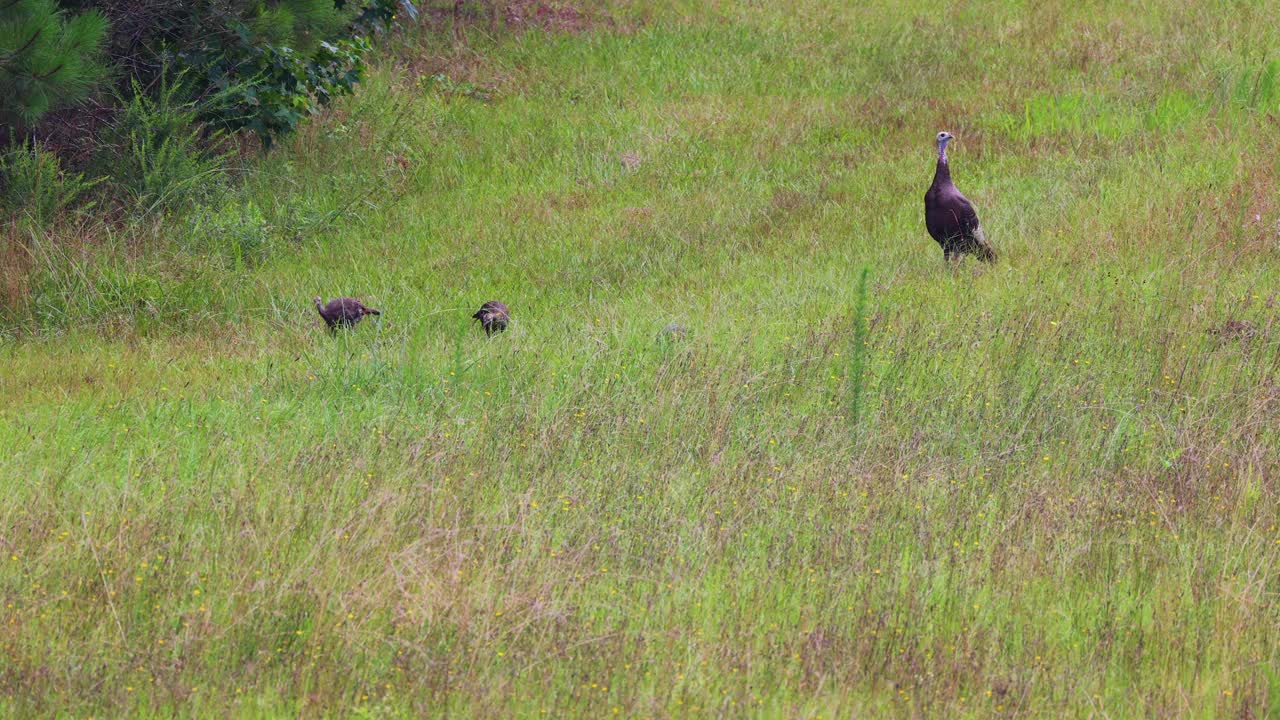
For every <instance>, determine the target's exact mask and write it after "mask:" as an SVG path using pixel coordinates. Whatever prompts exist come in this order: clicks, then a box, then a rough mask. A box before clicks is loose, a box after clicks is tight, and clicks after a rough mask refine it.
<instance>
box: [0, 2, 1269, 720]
mask: <svg viewBox="0 0 1280 720" xmlns="http://www.w3.org/2000/svg"><path fill="white" fill-rule="evenodd" d="M849 5H853V4H852V3H841V2H819V1H818V0H785V1H784V2H772V3H746V2H741V3H705V4H704V3H695V2H684V3H671V4H669V5H664V6H662V7H661V8H660V9H649V10H646V11H645V12H643V13H641V12H640V9H639V8H638V5H635V4H633V5H631V6H619V7H615V8H614V9H613V10H612V12H613V14H614V16H615V17H616V18H617V22H615V23H612V24H601V25H599V26H597V27H595V28H594V29H592V30H590V31H588V32H585V33H579V34H547V33H542V32H538V31H530V32H524V33H509V32H498V33H491V32H489V31H488V30H487V29H486V28H483V27H477V28H473V29H469V30H467V31H465V32H464V33H462V34H460V35H459V36H457V37H458V38H459V39H458V40H457V41H456V42H455V40H454V37H455V36H454V35H453V34H451V33H448V32H445V33H440V34H437V35H432V34H423V36H422V37H414V38H404V39H401V40H399V41H397V42H396V43H395V47H393V48H391V51H392V53H391V54H392V56H393V58H394V59H389V60H387V61H386V62H385V63H384V64H383V65H382V66H381V68H380V69H378V70H377V72H376V73H375V75H374V77H373V78H371V80H370V81H369V82H368V83H367V84H366V85H365V86H364V87H363V88H362V89H361V91H360V93H359V94H358V95H357V96H356V97H354V98H352V99H350V100H348V101H346V102H344V103H343V104H342V106H341V107H340V108H337V109H336V110H335V111H334V112H332V113H331V114H330V115H329V116H327V117H325V118H323V119H321V120H319V121H317V122H315V123H313V124H311V125H310V126H308V127H307V128H306V129H305V130H304V131H303V132H302V133H301V134H300V135H298V136H297V137H296V138H295V139H294V141H293V142H292V144H291V145H290V146H288V147H285V148H283V149H281V150H280V151H278V152H276V153H274V154H272V155H271V156H270V157H268V158H266V159H265V160H263V161H262V162H260V163H257V164H255V165H254V166H253V167H251V168H250V169H249V170H248V171H247V174H246V175H245V177H244V178H243V181H242V185H241V187H240V188H239V189H237V190H235V191H233V192H232V194H231V195H230V196H228V197H226V198H225V199H223V200H221V201H220V204H219V205H218V207H215V208H211V209H205V210H195V211H193V212H192V213H188V214H187V215H185V216H181V217H172V218H170V219H168V220H156V219H155V218H149V219H148V220H147V221H145V223H137V224H134V225H131V226H128V227H126V228H124V229H116V230H112V231H110V232H108V231H107V230H104V229H98V230H94V231H93V232H92V235H91V237H85V236H84V235H83V233H81V232H79V231H77V233H78V234H77V233H73V232H72V231H67V230H64V231H53V232H51V233H48V234H42V233H40V232H34V231H32V232H28V233H26V234H25V235H21V236H20V237H18V240H20V241H21V242H22V243H23V246H24V247H27V248H29V249H31V252H32V255H33V256H34V257H35V260H33V263H34V265H33V270H32V275H31V279H30V281H29V299H30V302H29V304H28V306H27V308H26V309H25V310H22V311H11V312H10V318H11V321H10V325H9V327H10V331H9V334H8V336H7V337H8V339H7V340H5V341H4V344H3V346H0V363H3V365H2V366H3V367H4V368H5V371H4V373H3V374H0V397H2V398H3V400H2V401H0V446H3V447H5V448H7V449H8V450H9V452H8V453H6V454H4V456H3V457H0V490H2V492H3V496H4V498H5V501H4V503H3V504H2V505H0V551H3V557H2V558H0V559H2V560H3V562H2V563H0V657H3V658H4V662H3V663H0V712H3V713H4V714H9V715H12V716H21V717H30V716H35V715H53V714H60V715H61V714H65V715H67V716H90V715H93V716H101V715H107V716H125V715H128V716H134V717H137V716H148V715H150V716H170V715H190V716H216V717H224V716H236V717H272V716H293V715H306V716H323V717H329V716H334V717H352V716H356V717H370V716H399V715H410V714H421V715H428V716H443V715H446V714H448V715H455V716H463V717H505V716H518V717H571V716H581V717H608V716H613V715H614V714H615V713H616V714H617V715H618V716H621V717H637V718H638V717H673V718H684V717H737V716H766V717H832V718H834V717H908V716H927V717H975V718H987V717H1143V716H1156V717H1170V716H1177V717H1196V718H1211V717H1267V716H1270V715H1273V714H1275V713H1277V712H1280V677H1277V675H1278V674H1280V667H1278V666H1277V662H1280V640H1278V638H1280V635H1278V634H1277V631H1276V628H1277V626H1278V624H1280V608H1278V606H1277V592H1280V580H1277V578H1278V577H1280V529H1278V528H1277V523H1280V518H1277V514H1278V513H1277V510H1276V508H1277V500H1278V498H1277V491H1278V490H1280V488H1278V486H1277V479H1280V437H1278V435H1280V432H1278V428H1280V308H1277V307H1276V306H1275V303H1276V299H1275V294H1276V293H1277V292H1280V255H1277V247H1280V195H1278V194H1277V191H1276V188H1277V186H1278V185H1280V162H1278V161H1277V155H1276V152H1275V150H1276V147H1275V145H1276V143H1275V138H1276V124H1275V123H1276V119H1275V118H1276V116H1277V114H1278V113H1280V107H1278V106H1277V102H1280V100H1278V96H1280V92H1278V91H1277V89H1276V81H1275V74H1276V73H1275V67H1276V65H1275V63H1276V53H1277V49H1278V48H1280V31H1278V30H1277V27H1278V26H1277V25H1276V24H1275V23H1274V22H1273V21H1274V17H1273V16H1274V13H1272V12H1270V11H1269V10H1267V9H1266V8H1265V7H1263V6H1255V5H1250V4H1247V3H1246V4H1229V3H1205V4H1200V6H1199V7H1194V8H1193V7H1188V6H1187V5H1188V4H1184V3H1177V2H1172V1H1171V0H1153V1H1151V2H1145V3H1137V4H1133V3H1100V2H1082V3H1077V2H1066V1H1065V0H1063V1H1061V2H1059V1H1057V0H1052V1H1050V2H1037V3H1025V4H1023V3H999V2H973V3H967V4H963V5H957V6H947V5H939V4H937V3H925V2H914V1H911V0H894V1H892V2H890V1H888V0H885V1H883V2H878V3H868V4H865V6H863V7H859V8H851V7H847V6H849ZM438 73H444V74H445V75H447V76H448V77H449V78H450V80H449V82H447V83H442V82H428V81H420V77H421V78H430V77H431V76H433V75H436V74H438ZM942 128H946V129H949V130H951V131H953V132H954V133H955V134H956V135H957V136H958V137H959V140H958V141H957V143H956V144H955V145H953V152H952V164H953V172H954V174H955V177H956V180H957V183H958V185H959V186H960V187H961V189H962V190H964V191H965V192H966V194H967V195H968V196H969V197H970V198H971V199H972V200H973V201H974V203H975V204H976V205H977V207H978V209H979V212H980V214H981V217H982V220H983V225H984V226H985V227H986V228H987V232H988V236H989V237H990V238H991V240H992V242H993V243H994V244H995V245H996V247H997V248H998V250H999V251H1000V253H1001V260H1000V262H999V263H997V264H996V265H995V266H994V267H991V268H984V267H979V266H977V265H976V264H975V263H972V262H967V263H965V264H964V265H963V266H962V267H961V268H960V269H959V270H958V271H954V272H953V271H951V270H950V269H948V267H947V266H946V264H945V263H944V262H943V259H942V253H941V251H940V250H939V248H938V247H937V245H936V244H935V243H934V242H933V241H932V240H931V239H929V237H928V235H927V233H926V232H925V230H924V223H923V218H922V207H921V204H922V203H921V199H922V196H923V193H924V190H925V188H926V186H927V185H928V183H929V181H930V178H931V176H932V169H933V147H932V138H933V136H934V134H935V133H936V132H937V131H938V130H939V129H942ZM624 153H634V154H636V155H638V156H639V158H640V160H641V162H640V165H639V166H638V167H635V168H633V169H629V168H628V167H626V166H624V164H623V163H622V162H621V160H620V158H621V156H622V155H623V154H624ZM210 228H213V230H210ZM84 232H88V231H84ZM59 233H61V234H59ZM73 234H74V235H76V236H75V237H72V235H73ZM864 267H866V268H868V277H867V282H866V287H865V301H861V300H860V290H859V277H860V273H861V271H862V268H864ZM316 294H321V295H324V296H326V297H330V296H334V295H340V294H355V295H358V296H360V297H362V298H363V299H365V300H366V301H368V302H369V303H370V304H372V305H374V306H375V307H380V308H381V309H382V310H383V312H384V314H383V316H382V318H381V320H380V321H379V320H378V319H377V318H373V319H371V320H369V321H366V322H365V323H363V324H362V325H361V326H360V327H359V328H358V329H357V330H356V331H354V332H351V333H345V334H342V335H340V336H338V337H336V338H331V337H330V336H329V335H328V334H327V333H325V332H323V329H322V326H321V324H320V320H319V318H318V317H316V315H315V312H314V309H313V308H312V307H311V305H310V298H311V297H312V296H313V295H316ZM489 299H500V300H504V301H505V302H507V303H508V304H509V305H510V306H511V308H512V312H513V315H514V318H515V320H514V324H513V326H512V328H511V330H510V331H509V332H507V333H506V334H505V335H502V336H499V337H496V338H494V339H493V340H492V341H488V340H486V339H485V338H484V335H483V333H481V332H480V331H479V329H478V327H475V326H474V324H471V325H469V324H468V323H469V322H470V321H469V320H468V316H469V315H470V313H471V312H472V311H473V310H474V309H475V307H477V306H478V305H479V303H480V302H482V301H484V300H489ZM863 302H865V306H864V305H863ZM1228 320H1241V321H1248V322H1250V323H1252V324H1253V326H1254V328H1255V329H1256V334H1254V335H1253V336H1252V337H1251V338H1249V339H1243V338H1232V337H1227V336H1224V335H1221V334H1214V333H1213V332H1211V331H1213V330H1215V329H1218V328H1221V327H1222V326H1223V325H1224V323H1226V322H1227V321H1228ZM670 322H679V323H680V324H682V325H685V326H686V327H687V328H689V331H688V333H687V334H686V335H685V336H683V337H675V338H668V337H660V336H659V331H660V330H661V329H662V328H663V327H664V326H665V325H666V324H668V323H670ZM851 368H855V369H861V373H862V375H861V377H856V378H850V377H848V374H849V372H850V369H851Z"/></svg>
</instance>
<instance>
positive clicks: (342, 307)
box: [315, 297, 382, 332]
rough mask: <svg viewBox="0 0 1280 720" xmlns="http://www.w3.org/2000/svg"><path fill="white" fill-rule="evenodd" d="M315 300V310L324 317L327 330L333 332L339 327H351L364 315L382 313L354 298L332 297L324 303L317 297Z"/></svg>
mask: <svg viewBox="0 0 1280 720" xmlns="http://www.w3.org/2000/svg"><path fill="white" fill-rule="evenodd" d="M315 302H316V310H317V311H319V313H320V317H322V318H324V322H325V324H326V325H328V326H329V332H333V331H334V330H336V329H337V328H340V327H352V326H354V325H355V324H356V323H358V322H360V320H361V319H363V318H364V316H365V315H381V314H382V311H381V310H374V309H373V308H371V307H365V305H364V303H362V302H360V301H359V300H356V299H355V298H349V297H340V298H334V299H332V300H330V301H329V304H328V305H326V304H324V302H322V301H321V300H320V298H318V297H317V298H316V299H315Z"/></svg>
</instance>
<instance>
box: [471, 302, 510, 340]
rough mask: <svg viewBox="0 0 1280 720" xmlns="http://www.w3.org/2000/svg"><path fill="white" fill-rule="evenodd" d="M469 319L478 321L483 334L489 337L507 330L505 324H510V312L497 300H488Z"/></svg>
mask: <svg viewBox="0 0 1280 720" xmlns="http://www.w3.org/2000/svg"><path fill="white" fill-rule="evenodd" d="M471 317H473V318H475V319H476V320H479V321H480V325H481V327H483V328H484V334H485V335H486V336H488V337H491V336H492V335H493V334H494V333H500V332H502V331H503V330H506V329H507V323H509V322H511V311H510V310H508V309H507V306H506V305H504V304H502V303H500V302H498V301H497V300H490V301H488V302H486V303H485V304H483V305H481V306H480V309H479V310H477V311H476V313H475V315H472V316H471Z"/></svg>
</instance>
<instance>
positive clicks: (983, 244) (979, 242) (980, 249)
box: [973, 226, 997, 262]
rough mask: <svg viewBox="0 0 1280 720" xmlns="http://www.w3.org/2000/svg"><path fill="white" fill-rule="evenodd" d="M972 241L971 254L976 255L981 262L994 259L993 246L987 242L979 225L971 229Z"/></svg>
mask: <svg viewBox="0 0 1280 720" xmlns="http://www.w3.org/2000/svg"><path fill="white" fill-rule="evenodd" d="M973 242H974V250H973V254H974V255H977V256H978V259H979V260H981V261H983V262H995V261H996V257H997V255H996V251H995V248H993V247H991V243H989V242H987V234H986V233H985V232H983V231H982V227H981V226H979V227H976V228H974V229H973Z"/></svg>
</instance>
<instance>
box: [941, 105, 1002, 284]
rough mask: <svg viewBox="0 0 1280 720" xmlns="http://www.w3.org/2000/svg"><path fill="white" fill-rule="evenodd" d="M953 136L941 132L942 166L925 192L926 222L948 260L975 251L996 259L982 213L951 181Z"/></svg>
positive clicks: (956, 258) (991, 260) (977, 254)
mask: <svg viewBox="0 0 1280 720" xmlns="http://www.w3.org/2000/svg"><path fill="white" fill-rule="evenodd" d="M953 139H955V136H954V135H952V134H951V133H949V132H947V131H945V130H944V131H942V132H940V133H938V167H937V169H936V170H934V172H933V184H932V185H930V186H929V191H928V192H926V193H925V194H924V224H925V226H926V227H928V228H929V234H930V235H932V236H933V239H934V240H937V241H938V244H939V245H941V246H942V254H943V257H945V258H946V259H947V260H948V261H957V260H959V259H960V256H961V255H963V254H964V253H973V254H974V255H976V256H978V259H979V260H984V261H986V262H993V261H994V260H995V259H996V252H995V250H992V249H991V246H990V245H989V244H987V236H986V234H985V233H983V232H982V228H981V227H979V226H978V213H977V212H975V211H974V209H973V205H972V204H970V202H969V200H968V198H966V197H965V196H964V195H962V194H960V191H959V190H957V189H956V186H955V183H952V182H951V166H950V165H948V164H947V143H948V142H950V141H951V140H953Z"/></svg>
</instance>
